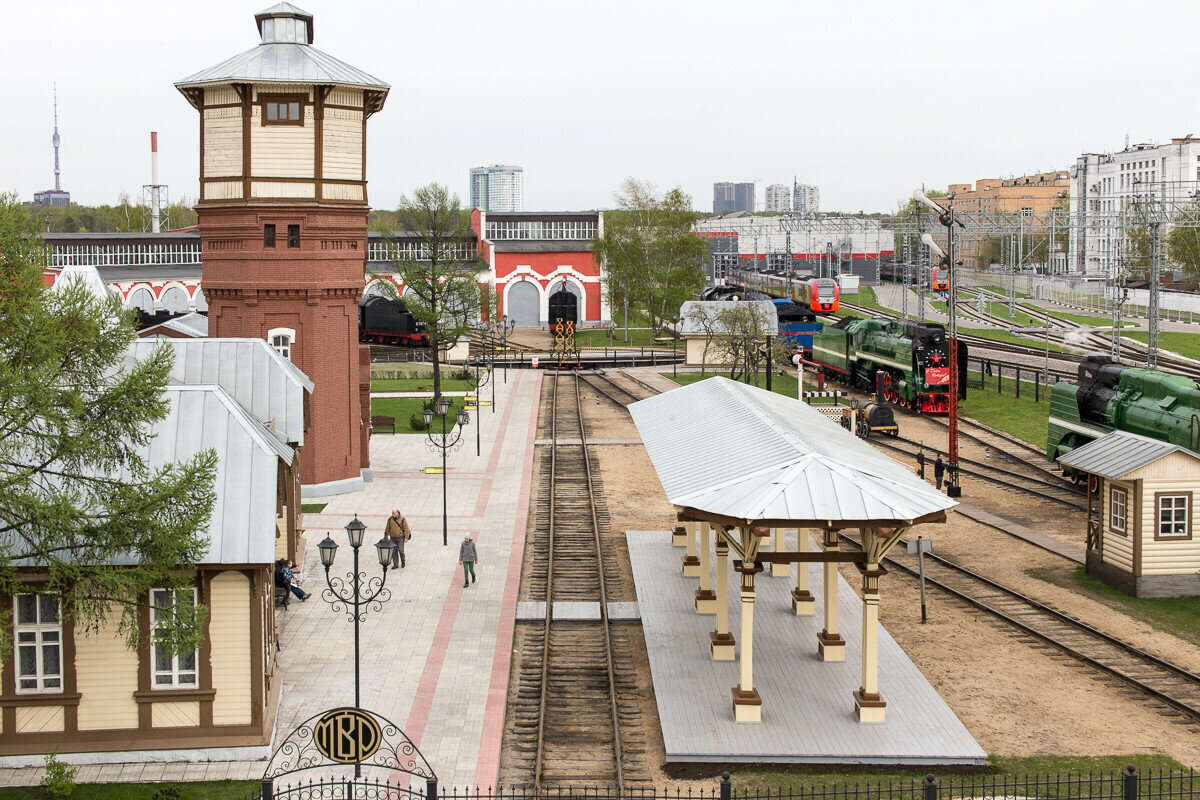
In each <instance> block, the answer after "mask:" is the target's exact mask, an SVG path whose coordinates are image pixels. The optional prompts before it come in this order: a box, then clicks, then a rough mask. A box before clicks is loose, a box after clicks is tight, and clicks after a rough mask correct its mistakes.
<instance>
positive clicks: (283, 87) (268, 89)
mask: <svg viewBox="0 0 1200 800" xmlns="http://www.w3.org/2000/svg"><path fill="white" fill-rule="evenodd" d="M312 89H313V87H312V84H311V83H264V84H259V85H257V86H255V87H254V102H255V103H257V102H259V95H262V94H302V95H304V96H305V97H307V98H308V102H310V103H311V102H312Z"/></svg>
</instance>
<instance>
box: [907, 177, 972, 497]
mask: <svg viewBox="0 0 1200 800" xmlns="http://www.w3.org/2000/svg"><path fill="white" fill-rule="evenodd" d="M913 198H914V199H915V200H918V201H920V202H922V203H924V204H925V205H927V206H929V207H930V208H931V209H933V211H934V213H936V214H937V216H938V222H940V223H942V225H945V226H946V251H943V250H942V248H940V247H938V245H937V242H935V241H934V240H933V237H932V236H931V235H929V234H928V233H924V234H921V241H922V242H924V243H925V245H926V246H927V247H928V248H929V249H930V251H931V252H933V254H934V255H936V256H938V257H939V258H941V260H942V266H944V267H945V268H946V280H947V286H946V290H947V294H946V311H947V313H948V314H949V316H950V324H949V326H948V328H947V330H948V333H949V338H950V376H949V381H950V385H949V387H948V388H949V389H950V391H949V392H948V394H949V395H950V442H949V446H948V447H947V450H948V451H949V456H950V458H949V463H948V464H947V465H946V467H947V469H946V494H947V496H949V497H961V496H962V487H961V486H959V484H958V390H959V385H958V383H959V382H958V321H957V318H956V314H957V312H958V308H957V304H956V302H955V295H956V294H957V288H958V287H957V285H956V283H957V281H956V279H955V274H956V273H957V272H958V270H957V269H955V267H956V266H957V265H956V264H955V263H954V240H955V237H956V233H957V232H956V230H955V226H957V227H959V228H962V227H965V226H964V225H963V224H962V222H960V221H959V220H958V219H956V218H955V216H954V205H953V195H951V197H950V200H951V205H950V207H949V208H942V207H941V206H939V205H938V204H937V203H935V202H933V201H932V200H930V199H929V198H928V197H927V196H926V195H925V193H924V192H922V191H921V190H920V189H918V190H917V191H915V192H913ZM930 272H931V273H932V272H933V270H930Z"/></svg>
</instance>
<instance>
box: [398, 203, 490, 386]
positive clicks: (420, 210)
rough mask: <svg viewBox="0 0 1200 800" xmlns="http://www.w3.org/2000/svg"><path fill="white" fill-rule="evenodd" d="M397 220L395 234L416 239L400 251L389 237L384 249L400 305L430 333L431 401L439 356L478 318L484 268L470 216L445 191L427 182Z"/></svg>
mask: <svg viewBox="0 0 1200 800" xmlns="http://www.w3.org/2000/svg"><path fill="white" fill-rule="evenodd" d="M396 219H397V221H398V222H399V226H400V230H401V231H403V232H405V233H408V234H413V235H414V237H413V238H415V241H414V242H406V244H409V245H410V246H408V247H405V248H401V247H400V246H399V245H398V242H397V239H396V237H395V236H394V235H390V234H388V245H389V247H390V248H391V250H392V253H393V254H394V256H393V258H392V264H393V266H394V267H395V269H396V276H397V278H399V280H400V282H401V283H403V284H404V287H405V289H406V290H407V293H406V294H405V295H404V304H405V305H406V306H407V307H408V310H409V311H410V312H411V313H412V315H413V317H414V318H415V319H416V320H417V321H418V322H420V323H422V324H423V325H424V326H425V332H426V333H428V334H429V341H430V344H431V346H432V347H431V349H432V351H433V399H434V401H435V402H436V401H437V400H440V399H441V397H442V376H441V365H442V355H443V354H444V353H445V352H446V351H448V350H449V349H450V348H451V347H453V346H454V345H455V343H456V342H458V340H459V339H461V338H462V337H463V336H465V335H466V334H467V333H468V332H469V331H470V330H471V328H472V326H473V325H474V324H475V322H476V320H478V319H479V313H480V308H479V303H480V299H479V284H478V283H477V282H476V278H477V276H478V275H479V273H480V271H482V270H483V269H484V264H483V262H482V261H480V259H479V254H478V251H477V250H475V249H474V238H473V237H472V236H471V230H470V226H471V215H470V213H469V212H467V211H464V210H463V208H462V206H461V204H460V203H459V200H458V195H452V194H451V193H450V190H449V189H448V188H447V187H445V186H442V185H441V184H438V183H431V184H429V185H428V186H422V187H421V188H419V189H417V190H416V192H414V193H413V198H412V199H411V200H410V199H409V198H407V197H402V198H401V199H400V206H399V207H398V208H397V209H396ZM385 233H387V232H385ZM378 285H380V286H382V287H383V290H384V292H385V293H386V294H387V295H389V296H390V297H391V298H392V299H394V300H399V299H400V291H399V289H398V288H397V287H396V285H395V284H394V283H392V282H391V281H381V282H380V283H379V284H378Z"/></svg>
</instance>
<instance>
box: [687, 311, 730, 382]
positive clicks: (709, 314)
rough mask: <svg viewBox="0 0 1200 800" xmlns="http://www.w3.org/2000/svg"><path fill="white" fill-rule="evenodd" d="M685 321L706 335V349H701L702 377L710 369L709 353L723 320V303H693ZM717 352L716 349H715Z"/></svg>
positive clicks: (702, 334)
mask: <svg viewBox="0 0 1200 800" xmlns="http://www.w3.org/2000/svg"><path fill="white" fill-rule="evenodd" d="M684 321H686V322H688V323H689V324H690V325H691V327H692V328H693V329H694V330H696V331H699V332H700V335H701V336H703V337H704V349H703V350H701V351H700V377H701V378H703V377H704V375H705V373H706V372H707V371H708V353H709V350H711V349H712V346H713V339H714V338H715V337H716V335H717V333H718V330H719V325H720V321H721V304H720V303H717V302H700V303H693V304H692V305H691V307H689V308H688V310H687V314H685V315H684ZM713 352H714V353H715V351H713Z"/></svg>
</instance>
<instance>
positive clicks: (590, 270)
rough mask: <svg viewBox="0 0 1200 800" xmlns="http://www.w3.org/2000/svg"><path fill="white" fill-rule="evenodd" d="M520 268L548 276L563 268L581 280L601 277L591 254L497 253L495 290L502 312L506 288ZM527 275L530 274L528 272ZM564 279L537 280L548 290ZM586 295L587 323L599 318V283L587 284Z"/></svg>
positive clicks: (585, 284)
mask: <svg viewBox="0 0 1200 800" xmlns="http://www.w3.org/2000/svg"><path fill="white" fill-rule="evenodd" d="M519 266H528V267H529V268H530V269H532V270H533V272H534V273H535V275H537V276H546V275H550V274H551V273H553V272H555V271H556V270H558V269H559V268H560V267H569V268H570V269H571V270H572V271H573V272H574V274H576V275H577V276H581V277H597V276H599V275H600V265H599V264H597V263H596V259H595V258H594V257H593V256H592V254H591V253H590V252H588V251H583V252H562V253H496V284H497V286H496V291H497V292H498V293H499V295H500V302H501V306H500V308H501V311H502V312H503V309H504V306H503V302H504V286H505V284H507V283H508V280H509V278H510V277H512V276H513V274H514V272H515V270H516V269H517V267H519ZM525 274H528V273H525ZM560 279H561V276H555V277H554V278H546V277H537V278H536V280H537V281H538V283H539V284H541V286H542V288H543V289H546V290H549V288H550V286H551V285H552V284H555V283H558V281H559V280H560ZM583 287H584V293H585V296H586V299H587V307H586V311H585V314H586V316H587V319H588V320H591V321H596V320H599V319H600V284H599V282H596V283H584V284H583Z"/></svg>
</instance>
